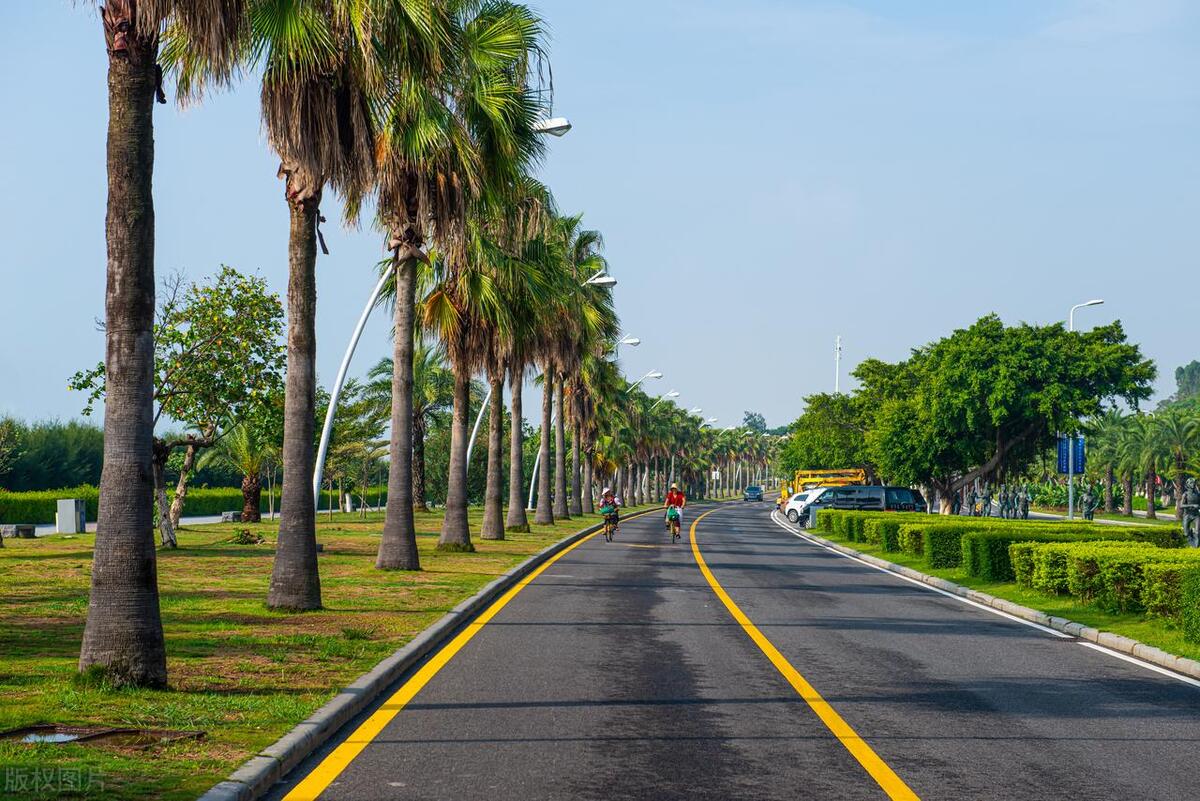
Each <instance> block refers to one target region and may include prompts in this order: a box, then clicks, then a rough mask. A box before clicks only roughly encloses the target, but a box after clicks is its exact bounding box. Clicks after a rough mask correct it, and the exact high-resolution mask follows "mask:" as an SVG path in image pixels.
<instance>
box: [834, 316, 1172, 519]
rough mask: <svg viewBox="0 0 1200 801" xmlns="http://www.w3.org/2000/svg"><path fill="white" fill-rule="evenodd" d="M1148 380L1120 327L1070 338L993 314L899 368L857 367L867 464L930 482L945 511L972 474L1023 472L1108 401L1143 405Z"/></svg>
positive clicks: (1144, 364)
mask: <svg viewBox="0 0 1200 801" xmlns="http://www.w3.org/2000/svg"><path fill="white" fill-rule="evenodd" d="M1154 374H1155V370H1154V365H1153V363H1152V362H1150V361H1149V360H1147V359H1144V358H1143V357H1142V355H1141V351H1140V349H1139V348H1138V347H1137V346H1136V345H1133V344H1130V343H1128V342H1127V341H1126V340H1125V333H1124V330H1123V329H1122V327H1121V325H1120V323H1112V324H1110V325H1107V326H1101V327H1098V328H1095V329H1093V330H1091V331H1087V332H1068V331H1066V330H1065V328H1064V327H1063V326H1062V325H1061V324H1055V325H1049V326H1031V325H1027V324H1022V325H1019V326H1013V327H1006V326H1004V324H1003V323H1002V322H1001V321H1000V319H999V318H998V317H996V316H994V315H992V316H988V317H984V318H982V319H980V320H979V321H978V322H976V323H975V324H974V325H972V326H971V327H970V328H967V329H961V330H958V331H956V332H954V333H953V334H952V335H951V336H949V337H946V338H944V339H942V340H939V341H937V342H934V343H932V344H930V345H927V346H925V347H923V348H920V349H917V350H916V351H914V352H913V355H912V356H911V357H910V358H909V359H908V360H907V361H906V362H903V363H901V364H900V365H894V366H885V365H883V364H882V363H879V362H867V363H864V364H863V365H861V366H860V368H859V369H858V370H856V371H855V375H856V376H857V377H858V378H859V381H860V382H862V384H863V387H864V388H863V390H862V392H861V393H860V394H861V396H862V397H863V398H864V400H866V401H868V403H869V404H870V407H871V408H872V409H874V414H873V421H872V425H871V429H870V431H869V432H868V434H867V444H868V448H869V450H870V454H871V457H872V461H874V462H875V463H876V465H878V467H879V470H880V472H881V473H882V474H883V475H886V476H888V477H889V479H890V480H894V481H901V482H906V483H918V482H928V483H930V484H932V485H933V486H934V487H936V488H937V489H938V491H939V492H940V493H941V495H942V499H943V511H948V509H949V498H950V497H952V495H953V494H954V493H956V492H958V491H959V490H960V489H961V488H962V487H964V486H966V485H967V484H970V483H971V482H973V481H975V480H976V479H977V478H981V477H982V478H987V477H993V476H995V475H997V474H999V473H1002V472H1007V473H1016V472H1020V471H1022V470H1023V469H1024V466H1025V465H1027V464H1028V463H1029V462H1030V460H1032V459H1033V458H1034V457H1035V456H1036V454H1037V453H1038V452H1039V451H1040V450H1041V449H1043V448H1045V447H1048V446H1049V445H1050V444H1052V441H1053V437H1054V432H1055V431H1058V430H1072V429H1075V428H1076V427H1077V423H1076V420H1079V419H1081V418H1086V417H1089V416H1092V415H1095V414H1097V413H1099V411H1100V410H1101V405H1102V403H1103V402H1104V401H1105V400H1108V399H1113V398H1121V399H1124V400H1125V401H1126V402H1129V403H1131V404H1135V403H1137V402H1138V401H1140V400H1144V399H1145V398H1146V397H1148V396H1149V393H1150V382H1151V381H1152V380H1153V378H1154Z"/></svg>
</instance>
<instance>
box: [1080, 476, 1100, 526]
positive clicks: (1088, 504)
mask: <svg viewBox="0 0 1200 801" xmlns="http://www.w3.org/2000/svg"><path fill="white" fill-rule="evenodd" d="M1099 506H1100V499H1099V498H1098V497H1097V496H1096V492H1095V490H1094V489H1093V487H1092V485H1091V484H1085V485H1084V490H1083V519H1084V520H1095V519H1096V509H1097V507H1099Z"/></svg>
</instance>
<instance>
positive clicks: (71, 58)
mask: <svg viewBox="0 0 1200 801" xmlns="http://www.w3.org/2000/svg"><path fill="white" fill-rule="evenodd" d="M535 5H536V6H537V8H538V9H539V10H540V11H541V12H542V13H543V14H544V16H545V17H546V19H547V21H548V24H549V28H550V31H551V35H552V41H551V56H552V63H553V67H554V78H555V85H556V105H557V108H556V111H557V112H558V113H561V114H565V115H567V116H569V117H570V118H571V120H572V122H574V124H575V129H574V130H573V131H572V132H571V133H570V134H569V135H568V136H567V137H565V138H563V139H561V140H554V141H553V143H552V148H551V152H550V155H549V158H548V160H547V162H546V165H545V169H544V178H545V179H546V180H547V181H548V183H549V184H550V185H551V187H552V188H553V189H554V190H555V192H556V194H557V196H558V199H559V202H560V205H561V206H562V207H563V209H564V210H566V211H569V212H574V211H582V212H584V213H585V215H586V221H587V223H588V224H589V225H590V226H592V227H596V228H599V229H600V230H602V231H603V233H604V235H605V238H606V240H607V246H608V255H609V258H610V259H611V261H612V264H613V272H614V274H615V275H616V276H617V277H618V278H619V280H620V285H619V286H618V288H617V290H616V291H617V301H618V307H619V310H620V312H621V314H622V317H623V318H624V321H625V327H626V330H627V331H628V332H629V333H631V334H634V335H636V336H639V337H641V338H642V340H643V345H642V346H641V347H640V348H637V349H623V350H622V361H623V363H624V366H625V369H626V371H627V373H628V374H630V375H631V376H634V377H636V376H640V375H642V374H643V373H645V372H646V371H647V370H649V369H652V368H657V369H661V370H662V371H663V372H664V373H666V377H665V378H664V379H663V380H661V381H659V382H657V383H656V385H655V386H654V387H653V389H655V390H657V391H661V392H666V391H667V390H669V389H677V390H679V391H680V393H681V398H680V402H681V403H684V404H687V405H688V406H693V405H698V406H701V407H703V408H704V409H705V414H706V415H709V414H713V415H716V416H718V417H719V418H720V421H721V425H728V424H732V423H735V422H739V421H740V419H741V415H742V411H743V410H745V409H756V410H759V411H761V412H763V413H764V414H765V415H766V416H767V419H768V421H769V422H770V423H771V424H772V425H777V424H782V423H785V422H787V421H788V420H790V419H792V418H794V417H795V416H796V414H797V413H798V412H799V411H800V408H801V398H802V397H803V396H804V395H806V394H809V393H811V392H815V391H825V390H829V389H832V385H833V353H832V351H833V341H834V337H835V336H836V335H838V334H840V335H841V336H842V337H843V341H844V362H843V365H844V369H845V371H847V372H848V370H849V369H851V368H852V367H853V365H854V364H856V363H857V362H858V361H859V360H861V359H863V358H866V357H869V356H878V357H881V358H884V359H889V360H895V359H900V358H903V357H904V356H905V355H906V353H907V351H908V349H909V348H911V347H914V346H917V345H920V344H923V343H925V342H927V341H929V340H931V339H934V338H937V337H938V336H941V335H943V334H945V333H947V332H948V331H950V330H951V329H953V328H955V327H958V326H962V325H966V324H968V323H970V322H971V321H972V320H974V319H976V318H977V317H979V316H981V315H983V314H986V313H988V312H992V311H995V312H998V313H999V314H1000V315H1001V316H1002V317H1003V318H1004V319H1005V320H1006V321H1008V322H1013V323H1015V322H1019V321H1030V322H1048V321H1052V320H1056V319H1062V318H1064V317H1065V316H1066V312H1067V309H1068V308H1069V307H1070V306H1071V305H1072V304H1073V303H1076V302H1079V301H1083V300H1087V299H1089V298H1092V297H1103V298H1105V299H1106V300H1107V301H1108V302H1107V305H1106V306H1104V307H1102V308H1100V309H1089V310H1086V311H1084V312H1081V313H1080V316H1079V318H1078V320H1079V323H1080V324H1081V325H1087V324H1091V323H1096V322H1101V321H1107V320H1110V319H1113V318H1120V319H1121V320H1122V321H1124V323H1125V324H1126V327H1127V330H1128V332H1129V334H1130V336H1131V338H1132V339H1133V340H1135V341H1137V342H1140V343H1141V344H1142V345H1143V347H1144V349H1145V351H1146V353H1147V354H1148V355H1149V356H1151V357H1152V358H1154V359H1155V360H1156V361H1157V362H1158V364H1159V367H1160V373H1161V378H1160V382H1159V390H1160V393H1162V394H1166V393H1169V392H1170V391H1171V390H1172V388H1173V379H1172V374H1173V372H1174V369H1175V367H1176V366H1178V365H1180V364H1183V363H1185V362H1188V361H1190V360H1191V359H1193V358H1200V347H1198V346H1197V337H1196V323H1197V319H1198V316H1197V312H1198V311H1200V280H1198V276H1200V270H1197V265H1196V260H1197V252H1198V251H1200V248H1198V245H1200V225H1198V224H1197V222H1196V221H1197V220H1198V219H1200V148H1198V147H1197V144H1196V143H1197V139H1198V134H1200V102H1198V101H1200V84H1198V83H1197V82H1196V80H1195V76H1196V75H1197V74H1200V44H1198V43H1200V5H1198V4H1195V3H1188V2H1185V0H1004V1H1001V0H973V1H972V2H963V1H962V0H923V1H922V2H910V1H904V0H890V1H885V0H872V1H870V2H868V1H867V0H858V1H857V2H822V3H818V2H801V1H800V0H790V1H789V2H784V1H783V0H774V1H772V0H738V1H737V2H732V0H725V1H724V2H717V0H686V2H685V1H684V0H640V2H633V1H632V0H606V2H604V3H598V2H588V3H582V2H579V1H578V0H542V2H538V3H535ZM0 13H2V14H3V17H4V21H5V23H6V24H4V25H0V74H2V75H4V76H5V77H4V79H3V83H2V84H0V107H2V108H4V109H5V110H6V114H5V122H4V124H3V125H0V153H3V154H4V156H3V158H4V161H5V174H6V178H7V180H8V191H6V192H4V193H0V218H2V219H3V221H4V226H3V227H4V232H5V233H4V245H3V249H2V250H0V279H2V283H0V287H2V289H0V342H2V344H0V375H3V376H5V377H6V382H5V391H4V392H3V393H0V414H4V413H8V414H15V415H18V416H20V417H24V418H33V419H46V418H54V417H58V418H63V419H66V418H71V417H75V416H76V415H77V414H78V411H79V409H80V407H81V406H82V398H81V397H80V396H79V395H77V394H74V393H70V392H68V391H67V390H66V379H67V376H69V375H70V374H71V373H73V372H74V371H75V370H76V369H79V368H81V367H85V366H88V365H90V364H93V363H95V362H96V361H98V360H99V359H100V358H101V357H102V355H103V338H102V335H101V334H100V333H99V332H98V331H97V330H96V326H95V322H94V321H95V318H97V317H99V316H101V315H102V314H103V292H104V263H105V253H104V236H103V230H104V229H103V223H104V203H105V173H104V137H105V125H106V94H105V56H104V52H103V40H102V37H101V34H100V26H99V22H98V20H97V18H96V13H95V11H94V9H93V8H91V7H90V6H89V5H88V4H76V3H72V2H69V1H68V0H39V2H36V3H6V4H5V7H4V10H3V12H0ZM47 42H53V46H48V45H47ZM169 92H170V87H169V86H168V93H169ZM256 100H257V93H256V91H255V87H253V86H250V85H247V86H243V87H241V88H240V89H238V90H237V91H235V92H233V93H229V94H224V95H219V96H215V97H213V98H210V99H209V100H208V101H207V102H206V103H205V104H204V105H203V106H198V107H194V108H189V109H186V110H179V109H177V108H176V107H174V106H173V105H170V106H160V107H158V111H157V116H156V155H157V160H156V172H155V202H156V214H157V267H158V270H159V273H160V274H166V273H167V272H169V271H172V270H176V269H183V270H185V271H186V272H187V273H188V275H189V276H190V277H194V278H198V277H201V276H203V275H205V274H208V273H211V272H213V271H215V270H216V269H217V268H218V266H219V265H220V264H221V263H227V264H231V265H233V266H235V267H237V268H239V269H241V270H245V271H257V272H260V273H261V274H262V275H264V276H266V278H267V279H268V280H269V281H270V283H271V285H272V286H273V287H274V288H276V289H277V290H278V291H280V292H282V291H283V290H284V288H285V287H286V239H287V214H286V208H285V205H284V202H283V199H282V185H281V183H280V182H279V181H278V180H277V179H276V178H275V169H276V162H275V160H274V158H273V157H272V156H271V154H270V153H269V152H268V150H267V148H266V146H265V144H264V140H263V136H262V134H261V130H260V127H259V122H258V110H257V103H256ZM327 216H328V217H329V218H330V220H331V224H330V225H329V226H327V233H326V236H327V239H328V241H329V245H330V248H331V250H332V255H331V256H329V257H327V258H322V259H321V261H320V263H319V267H318V282H319V283H318V308H319V319H318V328H317V333H318V342H319V345H318V348H319V351H318V353H319V364H318V367H319V371H320V374H321V377H322V379H323V380H324V381H326V382H328V381H330V380H332V377H333V375H334V373H335V372H336V369H337V365H338V362H339V361H340V358H341V352H342V350H343V348H344V347H345V340H346V338H347V337H348V335H349V332H350V330H351V328H352V327H353V324H354V322H355V320H356V319H357V316H358V314H359V312H360V311H361V306H362V303H363V302H364V300H365V298H366V295H367V293H368V292H369V290H370V286H371V274H372V272H373V265H374V264H375V262H376V261H377V260H378V259H379V258H380V256H381V252H380V242H381V238H380V236H379V235H378V234H377V233H376V232H374V231H372V230H370V229H369V228H364V229H363V230H346V229H343V228H341V227H340V226H338V225H336V224H332V221H333V220H335V219H336V218H337V217H338V212H337V209H336V202H329V203H328V204H327ZM383 318H384V315H382V314H380V315H379V316H378V318H377V319H376V320H374V321H373V322H372V324H371V325H370V326H369V328H368V330H367V333H366V335H365V337H364V341H363V344H362V346H361V347H360V353H359V356H358V357H357V360H356V367H355V369H354V370H353V372H355V373H361V372H364V371H365V370H366V369H367V368H368V367H369V365H370V364H371V363H373V362H374V361H375V360H377V359H378V358H379V357H381V356H383V355H386V354H387V353H389V352H390V344H389V342H388V325H387V321H386V320H384V319H383ZM847 385H848V382H847V381H846V379H843V387H845V386H847ZM530 400H532V399H530ZM531 408H532V407H531Z"/></svg>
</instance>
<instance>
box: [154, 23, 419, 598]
mask: <svg viewBox="0 0 1200 801" xmlns="http://www.w3.org/2000/svg"><path fill="white" fill-rule="evenodd" d="M403 4H404V2H403V0H375V1H374V2H371V0H312V1H311V2H303V3H300V2H288V3H280V2H277V1H276V0H242V2H240V3H237V5H238V7H239V9H240V10H241V12H242V14H243V15H244V24H243V28H244V30H245V32H246V35H245V36H243V37H242V38H241V39H239V40H238V41H237V43H236V44H237V48H236V49H237V54H236V55H237V56H238V57H239V60H240V63H241V64H243V65H245V66H248V67H250V68H254V69H258V68H261V69H262V91H261V108H262V117H263V124H264V128H265V129H266V133H267V142H268V144H269V145H270V147H271V148H272V150H274V152H275V153H276V155H278V157H279V160H280V164H279V169H278V170H277V176H278V177H279V178H282V179H283V180H284V182H285V183H284V200H285V202H286V203H287V207H288V213H289V217H290V232H289V239H288V342H287V379H286V385H285V390H284V437H283V440H284V441H283V464H284V474H285V475H287V476H291V477H292V480H290V481H286V482H284V485H283V497H282V507H283V514H282V516H281V519H280V526H279V540H278V545H277V547H276V554H275V563H274V566H273V569H272V572H271V584H270V589H269V590H268V592H267V604H268V606H270V607H272V608H277V609H297V610H304V609H317V608H320V606H321V584H320V576H319V574H318V571H317V543H316V517H315V509H314V502H313V496H312V492H311V489H310V488H309V486H308V482H307V481H303V480H300V481H297V480H295V479H296V477H302V476H308V475H311V474H312V468H313V439H314V437H313V433H314V426H315V414H314V412H315V408H316V364H315V362H316V333H315V321H316V259H317V242H318V239H319V238H320V232H319V225H320V222H321V221H322V220H323V217H322V216H321V211H320V205H321V199H322V195H323V192H324V190H325V187H326V185H327V184H328V185H332V186H333V187H334V188H335V189H337V190H339V191H340V192H342V193H343V194H344V195H346V196H347V198H348V199H349V200H350V208H351V212H353V211H354V209H355V207H356V202H357V201H356V199H357V198H358V197H360V196H361V195H362V194H363V193H364V192H366V191H367V188H368V187H370V186H371V185H372V183H373V180H374V167H375V160H374V153H373V147H372V146H373V143H374V134H373V122H374V120H373V117H372V114H371V107H372V102H373V101H372V97H373V96H375V95H377V94H378V92H379V90H380V88H381V85H382V84H381V71H380V66H381V65H380V62H379V58H378V56H379V55H380V54H381V53H382V52H385V51H384V50H383V49H382V48H381V47H379V46H377V45H378V44H379V43H380V41H381V37H380V33H381V31H383V30H386V29H388V28H389V27H394V25H391V24H390V23H389V20H390V19H391V18H392V16H393V15H391V14H388V13H386V12H387V11H390V10H393V6H395V5H403ZM385 6H386V8H385ZM168 34H169V44H168V48H167V49H168V51H169V53H170V56H171V58H170V61H171V65H172V67H173V68H174V70H175V72H176V73H177V75H178V77H179V85H180V89H181V92H183V93H185V94H187V95H192V96H198V95H199V94H200V93H202V92H203V91H204V89H205V88H206V87H207V86H208V85H210V84H211V83H213V82H214V80H218V81H219V80H222V79H227V75H228V70H226V71H225V72H224V73H222V72H221V70H219V69H213V66H212V65H211V64H210V62H209V61H208V60H207V59H206V58H205V54H204V53H203V52H201V51H198V50H197V49H196V48H195V46H194V45H195V41H194V40H193V39H192V38H190V37H188V36H187V35H186V32H178V33H177V32H175V31H174V30H169V31H168ZM321 245H322V248H323V247H324V240H323V238H322V239H321Z"/></svg>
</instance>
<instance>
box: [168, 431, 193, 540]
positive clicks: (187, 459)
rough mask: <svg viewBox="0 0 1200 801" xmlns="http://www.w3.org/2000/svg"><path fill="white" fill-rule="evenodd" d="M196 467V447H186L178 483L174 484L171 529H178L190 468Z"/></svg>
mask: <svg viewBox="0 0 1200 801" xmlns="http://www.w3.org/2000/svg"><path fill="white" fill-rule="evenodd" d="M195 466H196V446H195V445H188V446H187V449H186V450H185V451H184V452H183V467H182V468H181V469H180V470H179V481H178V482H177V483H176V484H175V498H174V499H173V500H172V501H171V527H172V528H179V521H180V519H181V518H182V517H183V502H184V501H185V500H187V492H188V485H189V484H190V483H191V480H192V468H194V467H195Z"/></svg>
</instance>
